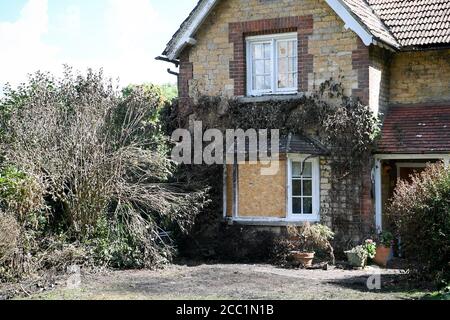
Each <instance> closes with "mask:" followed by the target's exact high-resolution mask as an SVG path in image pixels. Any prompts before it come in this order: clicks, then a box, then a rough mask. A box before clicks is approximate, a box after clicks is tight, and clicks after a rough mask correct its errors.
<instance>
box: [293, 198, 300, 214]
mask: <svg viewBox="0 0 450 320" xmlns="http://www.w3.org/2000/svg"><path fill="white" fill-rule="evenodd" d="M292 213H293V214H302V198H293V199H292Z"/></svg>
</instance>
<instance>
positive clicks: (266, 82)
mask: <svg viewBox="0 0 450 320" xmlns="http://www.w3.org/2000/svg"><path fill="white" fill-rule="evenodd" d="M246 41H247V93H248V95H253V96H258V95H264V94H288V93H289V94H292V93H297V91H298V48H297V34H296V33H285V34H277V35H269V36H256V37H248V38H247V39H246Z"/></svg>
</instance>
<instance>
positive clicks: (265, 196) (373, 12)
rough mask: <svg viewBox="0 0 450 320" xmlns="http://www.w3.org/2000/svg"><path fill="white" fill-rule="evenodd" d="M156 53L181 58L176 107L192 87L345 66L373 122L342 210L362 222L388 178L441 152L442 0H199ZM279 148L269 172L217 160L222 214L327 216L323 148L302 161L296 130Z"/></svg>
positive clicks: (270, 218) (252, 218)
mask: <svg viewBox="0 0 450 320" xmlns="http://www.w3.org/2000/svg"><path fill="white" fill-rule="evenodd" d="M160 59H163V60H166V61H169V62H172V63H175V64H176V65H177V66H179V68H180V71H179V79H178V83H179V98H180V106H181V110H183V111H184V112H185V114H186V116H188V114H189V112H190V108H189V106H190V104H191V103H193V101H194V100H195V99H196V96H198V95H205V96H224V97H237V98H240V99H242V100H243V101H263V100H264V99H290V98H292V97H295V96H299V95H304V94H308V93H310V92H312V91H313V90H314V89H315V88H317V86H319V85H320V84H321V83H322V82H323V81H325V80H327V79H329V78H333V77H337V76H340V77H343V84H344V87H345V89H346V94H347V95H349V96H353V97H358V98H359V99H360V100H361V101H362V102H363V103H364V104H366V105H369V106H370V108H371V110H372V111H373V112H374V113H375V114H376V115H378V116H379V117H380V119H382V122H383V128H382V137H381V141H380V142H379V144H378V149H377V151H376V153H375V154H373V159H372V160H373V163H374V164H375V165H374V167H373V168H370V169H369V170H368V173H367V174H366V175H365V181H364V183H363V188H362V189H361V190H358V192H357V193H355V194H354V197H357V198H358V203H359V205H358V206H357V208H354V207H353V208H352V210H351V211H352V213H351V214H350V216H349V218H348V221H351V222H352V223H355V224H357V225H361V224H364V225H365V226H366V230H370V229H372V230H374V229H375V228H377V229H378V230H380V229H382V228H383V227H386V222H385V219H384V211H385V205H386V202H387V199H388V198H389V197H390V196H391V195H392V192H393V190H394V188H395V183H396V181H397V180H398V179H407V178H408V176H409V175H410V174H411V173H412V172H415V171H418V170H422V168H423V167H425V165H426V163H428V162H435V161H440V160H444V161H445V162H447V163H449V161H450V0H414V1H413V0H227V1H219V0H201V1H199V3H198V4H197V6H196V7H195V9H194V10H193V11H192V12H191V13H190V15H189V17H188V18H187V19H186V20H185V21H184V22H183V24H182V25H181V26H180V28H179V30H178V31H177V32H176V34H175V35H174V36H173V38H172V39H171V40H170V42H169V43H168V45H167V47H166V49H165V51H164V52H163V57H160ZM308 146H309V147H308ZM311 149H312V150H311ZM286 150H287V151H286V157H284V159H283V160H281V163H282V166H283V168H285V170H281V171H280V173H279V174H278V175H277V176H275V177H264V176H261V175H259V174H258V165H246V164H241V165H239V166H238V167H237V168H234V167H233V166H228V167H227V169H226V170H225V174H224V206H223V207H224V208H223V211H224V217H225V218H226V219H227V220H228V221H230V222H232V223H236V224H247V225H248V224H250V225H259V226H261V225H263V226H271V227H272V226H279V227H280V226H284V225H286V224H289V223H300V222H303V221H324V222H326V223H327V222H329V221H328V220H327V217H326V214H324V211H325V210H324V209H325V208H328V209H330V208H331V210H333V208H334V206H336V210H338V209H337V208H338V207H339V206H340V204H336V203H334V204H333V203H329V199H328V198H327V197H328V189H329V181H328V178H329V170H330V168H329V167H328V166H327V159H326V156H324V155H321V154H320V153H317V154H316V157H314V158H311V159H310V160H308V161H304V160H305V159H307V158H308V156H310V155H311V154H312V153H313V152H314V147H312V148H311V145H310V144H309V145H308V144H307V143H306V144H305V141H303V140H302V141H297V143H296V147H295V148H286ZM302 163H303V166H304V168H300V167H301V166H302ZM298 172H302V174H301V175H299V174H298ZM268 186H270V187H268ZM342 201H343V202H345V199H343V200H342ZM340 210H344V211H345V210H346V208H345V207H344V208H342V207H340Z"/></svg>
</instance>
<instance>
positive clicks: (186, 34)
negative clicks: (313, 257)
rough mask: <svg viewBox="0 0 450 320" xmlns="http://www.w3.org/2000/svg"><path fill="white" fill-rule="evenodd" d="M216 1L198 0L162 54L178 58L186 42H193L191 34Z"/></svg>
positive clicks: (195, 30) (172, 58) (170, 57)
mask: <svg viewBox="0 0 450 320" xmlns="http://www.w3.org/2000/svg"><path fill="white" fill-rule="evenodd" d="M218 2H219V0H199V2H198V3H197V5H196V6H195V8H194V9H193V10H192V11H191V13H190V14H189V16H188V17H187V19H186V20H185V21H184V22H183V23H182V24H181V26H180V28H179V29H178V31H177V32H176V33H175V34H174V35H173V37H172V39H171V40H170V41H169V43H168V44H167V46H166V49H165V50H164V52H163V53H162V54H163V56H166V57H167V58H169V59H171V60H174V59H176V58H178V55H179V54H180V52H181V51H182V50H183V49H184V47H185V46H186V45H187V44H194V43H195V40H194V39H193V35H194V34H195V33H196V32H197V30H198V28H199V27H200V26H201V24H202V23H203V21H204V20H205V19H206V18H207V17H208V15H209V13H210V12H211V10H212V9H213V8H214V7H215V6H216V4H217V3H218Z"/></svg>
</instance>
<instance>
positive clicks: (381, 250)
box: [373, 246, 392, 268]
mask: <svg viewBox="0 0 450 320" xmlns="http://www.w3.org/2000/svg"><path fill="white" fill-rule="evenodd" d="M391 257H392V248H387V247H385V246H379V247H378V248H377V255H376V256H375V258H374V259H373V262H375V263H376V264H377V265H378V266H380V267H383V268H386V266H387V264H388V262H389V260H391Z"/></svg>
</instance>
